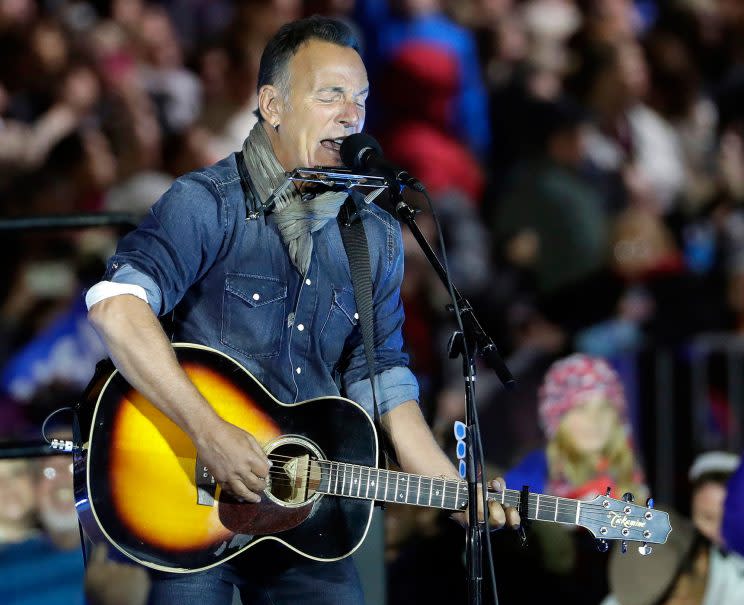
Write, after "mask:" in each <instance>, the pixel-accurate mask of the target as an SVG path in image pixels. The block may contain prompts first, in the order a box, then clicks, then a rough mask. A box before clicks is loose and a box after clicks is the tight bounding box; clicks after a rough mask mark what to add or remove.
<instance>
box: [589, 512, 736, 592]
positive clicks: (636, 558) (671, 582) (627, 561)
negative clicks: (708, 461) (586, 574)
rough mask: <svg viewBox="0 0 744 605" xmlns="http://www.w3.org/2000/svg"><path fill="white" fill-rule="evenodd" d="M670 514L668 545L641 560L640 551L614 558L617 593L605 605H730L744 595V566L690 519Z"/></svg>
mask: <svg viewBox="0 0 744 605" xmlns="http://www.w3.org/2000/svg"><path fill="white" fill-rule="evenodd" d="M664 510H666V511H667V512H669V520H670V523H671V526H672V531H671V533H670V534H669V537H668V538H667V541H666V543H665V544H655V545H654V546H653V552H652V553H651V555H648V556H645V557H644V556H641V555H640V554H639V553H638V552H636V549H635V548H632V547H631V548H629V549H628V552H627V553H625V554H622V553H621V552H620V549H619V548H617V547H616V548H614V549H613V552H612V554H611V556H610V565H609V582H610V588H611V589H612V592H611V594H610V595H609V596H608V597H607V598H606V599H605V600H604V601H602V605H681V604H682V603H684V604H685V605H724V604H726V605H728V604H729V603H731V604H733V603H739V602H740V601H741V598H742V595H744V563H743V562H742V560H741V559H739V558H738V557H735V555H728V556H727V555H725V554H723V553H722V552H721V551H720V550H718V549H717V548H715V547H713V546H711V544H710V542H709V541H708V539H707V538H705V537H704V536H703V535H702V534H700V533H698V532H697V531H696V529H695V526H694V525H693V524H692V523H691V522H690V521H689V520H687V519H685V518H684V517H682V516H680V515H679V514H677V513H675V512H674V511H673V510H670V509H669V508H668V507H664Z"/></svg>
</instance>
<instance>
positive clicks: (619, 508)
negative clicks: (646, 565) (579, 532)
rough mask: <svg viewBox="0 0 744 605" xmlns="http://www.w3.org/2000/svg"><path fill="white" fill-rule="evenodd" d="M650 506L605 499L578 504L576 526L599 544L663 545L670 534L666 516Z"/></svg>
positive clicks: (606, 497)
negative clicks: (600, 542) (637, 543)
mask: <svg viewBox="0 0 744 605" xmlns="http://www.w3.org/2000/svg"><path fill="white" fill-rule="evenodd" d="M627 496H629V495H626V497H627ZM650 504H651V506H640V505H638V504H634V503H633V502H632V498H631V497H627V499H625V500H618V499H616V498H610V497H609V496H607V495H605V496H597V497H596V498H594V500H588V501H583V502H581V507H580V510H579V515H578V525H581V526H582V527H585V528H586V529H588V530H589V531H590V532H591V533H592V534H593V535H594V537H595V538H597V539H599V540H625V541H627V540H634V541H636V542H645V543H650V544H664V543H665V542H666V540H667V536H669V532H670V531H672V526H671V525H670V524H669V513H666V512H664V511H663V510H657V509H655V508H653V504H652V501H651V502H650ZM649 551H650V549H649Z"/></svg>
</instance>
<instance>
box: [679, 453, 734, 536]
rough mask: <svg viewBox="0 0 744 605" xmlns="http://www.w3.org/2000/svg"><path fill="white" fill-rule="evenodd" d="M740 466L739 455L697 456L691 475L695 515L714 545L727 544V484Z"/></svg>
mask: <svg viewBox="0 0 744 605" xmlns="http://www.w3.org/2000/svg"><path fill="white" fill-rule="evenodd" d="M738 465H739V456H737V455H736V454H730V453H728V452H705V453H703V454H700V455H699V456H697V457H696V458H695V460H694V461H693V463H692V466H691V467H690V472H689V473H688V478H689V480H690V483H691V484H692V499H691V516H692V522H693V523H694V524H695V527H696V528H697V530H698V531H699V532H700V533H701V534H703V535H704V536H705V537H706V538H708V540H710V541H711V543H712V544H714V545H715V546H718V547H723V546H724V543H723V539H722V537H721V521H722V519H723V503H724V501H725V499H726V483H727V481H728V480H729V477H731V475H732V474H733V472H734V471H735V470H736V468H737V466H738Z"/></svg>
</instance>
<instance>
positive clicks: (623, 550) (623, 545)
mask: <svg viewBox="0 0 744 605" xmlns="http://www.w3.org/2000/svg"><path fill="white" fill-rule="evenodd" d="M620 552H621V553H623V554H625V553H626V552H628V542H627V541H626V540H623V541H622V543H621V544H620Z"/></svg>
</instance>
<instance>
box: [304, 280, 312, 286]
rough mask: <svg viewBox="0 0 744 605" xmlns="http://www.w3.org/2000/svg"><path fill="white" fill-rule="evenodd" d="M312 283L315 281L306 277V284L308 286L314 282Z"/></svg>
mask: <svg viewBox="0 0 744 605" xmlns="http://www.w3.org/2000/svg"><path fill="white" fill-rule="evenodd" d="M312 283H313V282H311V281H310V280H309V279H306V280H305V285H306V286H309V285H310V284H312Z"/></svg>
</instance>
